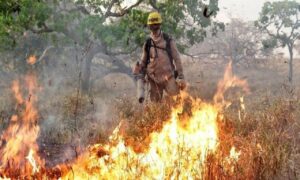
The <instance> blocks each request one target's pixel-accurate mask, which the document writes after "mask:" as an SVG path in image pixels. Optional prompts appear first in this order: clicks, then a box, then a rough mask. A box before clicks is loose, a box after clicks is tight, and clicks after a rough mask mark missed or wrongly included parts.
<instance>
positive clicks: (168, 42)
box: [145, 33, 178, 79]
mask: <svg viewBox="0 0 300 180" xmlns="http://www.w3.org/2000/svg"><path fill="white" fill-rule="evenodd" d="M163 38H164V40H165V41H166V48H161V47H158V46H156V45H155V43H154V41H153V40H152V39H151V38H150V37H149V38H148V39H147V40H146V45H145V52H146V58H147V60H146V68H147V65H148V64H149V63H150V48H151V47H154V48H155V51H157V49H162V50H165V51H167V54H168V57H169V60H170V64H171V67H172V70H173V73H174V77H175V79H176V78H177V76H178V72H177V71H176V70H175V66H174V63H173V57H172V51H171V40H172V38H171V37H170V36H169V35H168V34H166V33H163ZM151 42H153V45H152V43H151Z"/></svg>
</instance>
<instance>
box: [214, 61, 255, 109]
mask: <svg viewBox="0 0 300 180" xmlns="http://www.w3.org/2000/svg"><path fill="white" fill-rule="evenodd" d="M232 87H241V88H242V89H243V91H244V92H246V93H249V92H250V89H249V87H248V83H247V81H246V80H241V79H239V78H238V77H237V76H234V75H233V73H232V62H230V63H229V64H228V65H227V67H226V69H225V73H224V77H223V80H221V81H219V83H218V90H217V92H216V94H215V96H214V102H215V103H216V104H217V103H219V104H221V105H225V106H226V107H227V106H229V105H230V102H227V101H226V100H225V98H224V94H225V92H226V91H227V90H228V89H229V88H232Z"/></svg>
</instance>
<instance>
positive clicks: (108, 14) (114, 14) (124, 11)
mask: <svg viewBox="0 0 300 180" xmlns="http://www.w3.org/2000/svg"><path fill="white" fill-rule="evenodd" d="M118 2H119V1H118V0H113V1H112V2H111V3H110V5H109V6H108V9H107V11H106V13H105V15H104V17H105V18H107V17H122V16H124V15H125V14H127V13H128V12H129V11H130V10H131V9H132V8H134V7H137V6H138V5H140V4H141V3H142V2H143V0H138V1H137V2H136V3H134V4H132V5H131V6H129V7H128V8H126V7H125V8H124V9H121V11H120V12H111V9H112V7H113V5H114V4H116V3H118Z"/></svg>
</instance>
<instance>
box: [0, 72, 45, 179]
mask: <svg viewBox="0 0 300 180" xmlns="http://www.w3.org/2000/svg"><path fill="white" fill-rule="evenodd" d="M25 84H26V86H27V88H28V92H29V96H28V99H26V100H24V98H23V97H22V94H21V90H20V83H19V82H18V81H14V82H13V84H12V90H13V92H14V93H15V97H16V100H17V102H18V103H19V104H20V105H22V107H23V106H24V108H25V109H24V110H23V111H21V112H20V113H19V114H15V115H13V116H12V117H11V122H10V124H9V127H8V128H7V130H6V131H5V132H4V133H3V134H2V136H1V141H2V145H1V149H0V158H1V161H0V172H1V171H2V170H4V171H5V169H7V168H9V167H11V166H13V167H14V168H15V169H18V170H19V171H21V172H22V173H23V174H29V175H30V174H31V169H32V168H27V166H28V162H27V161H26V158H25V157H26V155H27V153H28V152H29V153H30V149H32V150H31V151H35V152H37V151H38V149H39V148H38V145H37V143H36V140H37V137H38V134H39V130H40V128H39V126H38V125H37V118H38V112H37V110H36V109H35V107H34V103H35V102H36V100H37V98H36V96H34V94H35V92H36V87H37V84H36V78H35V76H33V75H31V76H30V75H29V76H26V77H25ZM32 156H35V157H34V159H36V160H37V162H38V163H39V164H43V162H42V161H41V160H40V159H39V157H37V156H36V155H33V154H32Z"/></svg>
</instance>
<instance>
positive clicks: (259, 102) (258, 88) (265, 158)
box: [0, 59, 300, 179]
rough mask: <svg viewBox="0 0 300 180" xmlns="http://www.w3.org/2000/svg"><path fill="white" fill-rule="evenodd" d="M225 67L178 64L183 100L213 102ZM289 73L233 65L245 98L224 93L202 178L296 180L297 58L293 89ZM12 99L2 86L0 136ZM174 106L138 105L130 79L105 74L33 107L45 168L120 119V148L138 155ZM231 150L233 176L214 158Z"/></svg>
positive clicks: (271, 64)
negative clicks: (85, 89) (88, 88)
mask: <svg viewBox="0 0 300 180" xmlns="http://www.w3.org/2000/svg"><path fill="white" fill-rule="evenodd" d="M225 66H226V63H220V62H219V61H216V60H211V61H201V60H199V61H198V60H195V62H194V61H191V60H186V61H184V70H185V76H186V79H187V81H188V83H189V87H188V90H187V91H188V92H189V94H190V95H191V96H192V97H196V98H200V99H201V100H202V101H204V102H212V101H213V96H214V94H215V92H216V90H217V84H218V81H219V80H220V79H222V77H223V74H224V68H225ZM287 68H288V65H287V64H286V63H284V60H276V61H275V60H274V61H271V60H269V61H268V62H265V63H262V64H255V65H251V66H249V67H247V66H244V65H237V66H235V67H234V72H235V75H237V76H238V77H240V78H241V79H245V80H247V82H248V84H249V87H250V93H249V94H244V93H243V92H242V91H241V90H240V89H239V88H233V89H230V90H229V91H227V92H226V93H225V99H226V100H228V101H230V102H231V105H230V106H229V107H226V108H223V109H222V114H223V115H224V118H223V121H222V122H220V123H219V131H220V132H219V138H220V144H219V148H220V149H221V151H219V153H217V154H211V155H208V157H207V159H206V162H205V163H206V165H205V170H204V171H203V172H202V173H203V176H202V177H204V179H216V178H217V179H300V99H299V97H300V88H299V87H300V60H299V59H296V60H295V65H294V86H293V87H291V86H290V85H289V83H288V82H287V70H288V69H287ZM69 92H71V93H69ZM241 96H243V97H244V104H245V109H244V110H242V109H241V101H240V97H241ZM11 97H12V93H11V92H10V88H9V87H8V88H6V89H5V90H4V91H3V95H2V96H1V98H0V134H1V133H2V132H3V131H4V130H5V129H6V128H7V126H8V123H9V119H10V116H11V115H12V114H14V113H16V110H15V106H14V103H15V102H14V100H13V99H12V98H11ZM173 103H174V102H173ZM172 106H173V105H172V103H171V102H170V101H169V100H168V98H166V100H164V102H163V103H161V104H152V103H150V102H149V98H147V99H146V104H144V105H143V106H141V105H139V104H138V103H137V100H136V98H135V86H134V82H133V80H132V79H131V78H130V77H129V76H127V75H122V74H111V75H108V76H106V77H105V78H104V79H101V80H97V81H96V82H95V83H94V86H93V90H92V93H90V94H89V95H79V96H78V94H76V91H74V92H72V91H68V93H60V94H57V96H56V97H54V98H49V99H47V101H45V99H43V102H39V103H38V110H39V114H40V115H39V118H40V120H39V122H40V127H41V133H40V137H39V139H38V144H39V146H40V152H39V154H40V155H41V156H42V157H43V158H45V159H46V166H49V167H52V166H54V165H56V164H59V163H62V162H66V161H70V160H72V159H74V158H76V157H78V156H79V155H80V153H81V152H83V151H84V149H85V147H87V146H88V145H91V144H94V143H106V142H108V137H109V135H110V134H111V133H112V131H113V129H114V128H115V127H116V126H117V125H118V124H119V122H120V120H121V119H122V120H123V121H124V122H125V123H124V125H123V126H122V127H121V133H122V134H123V136H124V138H125V142H126V143H127V144H129V145H131V146H132V147H133V149H134V150H135V151H136V152H143V151H144V149H147V145H148V143H149V138H148V136H149V134H150V133H151V132H156V131H158V132H159V131H160V130H161V129H162V127H163V126H164V122H165V120H167V119H168V118H169V117H170V111H171V107H172ZM186 107H187V108H186V109H185V110H184V111H186V112H189V111H190V109H189V103H188V102H187V105H186ZM232 145H234V146H235V147H236V148H237V149H238V150H239V151H240V152H241V155H240V158H239V161H237V162H236V163H235V164H234V165H233V167H234V169H235V170H234V173H230V172H228V171H225V170H224V169H222V167H223V166H222V163H223V161H221V160H220V159H222V157H224V154H222V152H223V153H224V152H229V150H230V147H231V146H232Z"/></svg>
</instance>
